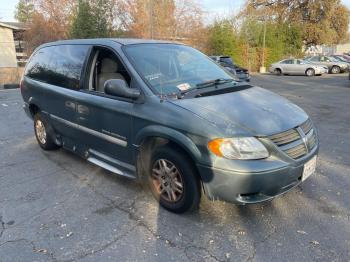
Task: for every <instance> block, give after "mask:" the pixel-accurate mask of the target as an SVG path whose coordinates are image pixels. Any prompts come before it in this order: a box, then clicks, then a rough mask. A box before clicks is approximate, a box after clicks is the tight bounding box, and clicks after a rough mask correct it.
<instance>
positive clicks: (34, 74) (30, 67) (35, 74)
mask: <svg viewBox="0 0 350 262" xmlns="http://www.w3.org/2000/svg"><path fill="white" fill-rule="evenodd" d="M50 49H51V48H50V47H49V48H41V49H40V50H38V51H37V52H36V53H35V54H34V55H33V56H32V57H31V59H30V61H29V62H28V64H27V66H26V70H25V72H24V75H25V76H28V77H30V78H33V79H35V80H39V81H42V82H46V80H47V74H48V71H49V62H50V57H51V53H50Z"/></svg>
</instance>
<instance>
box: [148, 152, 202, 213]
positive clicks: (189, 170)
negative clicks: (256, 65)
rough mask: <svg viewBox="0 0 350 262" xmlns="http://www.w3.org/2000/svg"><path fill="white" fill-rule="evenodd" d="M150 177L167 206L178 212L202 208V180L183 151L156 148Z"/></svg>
mask: <svg viewBox="0 0 350 262" xmlns="http://www.w3.org/2000/svg"><path fill="white" fill-rule="evenodd" d="M166 170H168V172H166ZM170 170H171V171H172V172H169V171H170ZM147 177H148V184H149V186H150V188H151V192H152V194H153V196H154V197H155V198H156V199H157V200H158V202H159V204H160V205H161V206H162V207H163V208H165V209H167V210H168V211H171V212H174V213H184V212H186V211H189V210H195V209H198V206H199V202H200V198H201V189H200V183H199V179H198V177H197V174H196V170H195V168H194V166H193V164H192V163H191V162H190V161H189V160H188V159H187V158H186V157H185V156H184V154H183V152H181V151H179V150H176V149H173V148H171V147H169V146H162V147H159V148H156V149H155V151H154V152H153V154H152V157H151V163H150V169H149V171H148V175H147ZM180 185H181V186H180ZM161 191H163V192H161Z"/></svg>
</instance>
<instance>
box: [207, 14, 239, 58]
mask: <svg viewBox="0 0 350 262" xmlns="http://www.w3.org/2000/svg"><path fill="white" fill-rule="evenodd" d="M241 44H242V43H241V42H240V41H239V37H238V35H237V34H236V32H234V30H233V27H232V23H231V21H230V20H227V19H224V20H221V21H215V22H214V24H213V25H212V26H210V27H209V29H208V51H209V53H210V54H211V55H227V56H231V57H232V58H233V60H234V61H235V62H236V63H238V64H242V52H241Z"/></svg>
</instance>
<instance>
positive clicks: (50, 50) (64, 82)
mask: <svg viewBox="0 0 350 262" xmlns="http://www.w3.org/2000/svg"><path fill="white" fill-rule="evenodd" d="M88 50H89V46H87V45H58V46H50V47H45V48H42V49H40V50H39V51H38V52H37V53H35V55H34V56H33V57H32V59H31V60H30V62H29V63H28V65H27V68H26V72H25V75H26V76H28V77H30V78H33V79H35V80H39V81H42V82H45V83H49V84H52V85H56V86H60V87H64V88H69V89H75V90H77V89H79V83H80V79H81V73H82V69H83V66H84V61H85V58H86V56H87V53H88Z"/></svg>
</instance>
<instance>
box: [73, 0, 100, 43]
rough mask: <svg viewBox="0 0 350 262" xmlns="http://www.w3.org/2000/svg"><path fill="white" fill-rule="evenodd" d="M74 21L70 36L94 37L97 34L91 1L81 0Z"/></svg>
mask: <svg viewBox="0 0 350 262" xmlns="http://www.w3.org/2000/svg"><path fill="white" fill-rule="evenodd" d="M75 12H76V13H75V14H74V15H73V22H72V25H71V27H70V32H69V37H70V38H92V37H95V36H96V28H95V26H94V21H93V17H92V11H91V7H90V4H89V2H87V1H83V0H79V4H78V7H77V10H76V11H75Z"/></svg>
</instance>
